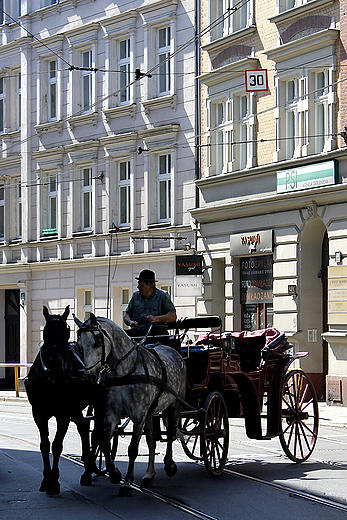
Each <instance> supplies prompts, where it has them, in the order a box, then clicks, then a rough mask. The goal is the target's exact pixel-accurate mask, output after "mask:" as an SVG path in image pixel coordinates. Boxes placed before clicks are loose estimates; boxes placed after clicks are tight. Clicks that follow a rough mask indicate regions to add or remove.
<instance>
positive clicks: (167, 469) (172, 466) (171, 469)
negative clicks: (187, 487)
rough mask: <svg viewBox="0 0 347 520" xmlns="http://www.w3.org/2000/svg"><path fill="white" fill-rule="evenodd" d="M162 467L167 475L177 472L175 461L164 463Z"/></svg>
mask: <svg viewBox="0 0 347 520" xmlns="http://www.w3.org/2000/svg"><path fill="white" fill-rule="evenodd" d="M164 469H165V473H166V474H167V476H168V477H174V476H175V475H176V473H177V464H176V463H175V462H171V463H170V464H165V465H164Z"/></svg>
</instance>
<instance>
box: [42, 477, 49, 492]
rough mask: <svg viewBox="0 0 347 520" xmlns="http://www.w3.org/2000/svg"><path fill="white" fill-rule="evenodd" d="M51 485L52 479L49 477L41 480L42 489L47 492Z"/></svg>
mask: <svg viewBox="0 0 347 520" xmlns="http://www.w3.org/2000/svg"><path fill="white" fill-rule="evenodd" d="M49 485H50V481H49V480H47V479H43V481H42V482H41V486H40V491H42V492H43V493H46V491H47V489H48V488H49Z"/></svg>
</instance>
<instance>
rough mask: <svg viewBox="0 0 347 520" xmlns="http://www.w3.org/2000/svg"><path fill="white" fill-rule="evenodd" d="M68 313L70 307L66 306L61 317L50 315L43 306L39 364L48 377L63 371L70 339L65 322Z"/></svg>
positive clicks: (68, 329) (68, 328)
mask: <svg viewBox="0 0 347 520" xmlns="http://www.w3.org/2000/svg"><path fill="white" fill-rule="evenodd" d="M69 312H70V307H69V306H67V307H66V308H65V311H64V312H63V314H61V315H60V314H50V313H49V311H48V309H47V307H46V306H45V305H44V306H43V315H44V317H45V320H46V324H45V327H44V329H43V345H42V347H41V362H42V365H43V367H44V369H45V371H49V373H50V375H53V374H55V375H56V374H58V373H60V372H62V371H63V370H64V359H65V357H66V352H67V350H68V342H69V337H70V327H69V326H68V324H67V322H66V320H67V317H68V315H69Z"/></svg>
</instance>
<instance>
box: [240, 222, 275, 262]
mask: <svg viewBox="0 0 347 520" xmlns="http://www.w3.org/2000/svg"><path fill="white" fill-rule="evenodd" d="M272 252H273V231H272V229H270V230H265V231H251V232H248V231H246V232H245V233H238V234H237V235H230V254H231V256H240V255H247V254H252V253H272Z"/></svg>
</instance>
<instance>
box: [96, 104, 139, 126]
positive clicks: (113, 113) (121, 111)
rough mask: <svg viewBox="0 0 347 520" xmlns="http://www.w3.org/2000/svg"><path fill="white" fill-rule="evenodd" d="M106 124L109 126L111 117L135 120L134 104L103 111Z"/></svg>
mask: <svg viewBox="0 0 347 520" xmlns="http://www.w3.org/2000/svg"><path fill="white" fill-rule="evenodd" d="M103 112H104V115H105V118H106V122H107V123H108V124H109V123H110V120H111V119H112V118H113V117H123V116H130V117H131V119H135V116H136V103H132V104H131V105H120V106H119V107H114V108H108V109H106V110H104V111H103Z"/></svg>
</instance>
